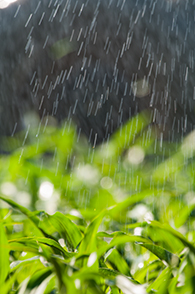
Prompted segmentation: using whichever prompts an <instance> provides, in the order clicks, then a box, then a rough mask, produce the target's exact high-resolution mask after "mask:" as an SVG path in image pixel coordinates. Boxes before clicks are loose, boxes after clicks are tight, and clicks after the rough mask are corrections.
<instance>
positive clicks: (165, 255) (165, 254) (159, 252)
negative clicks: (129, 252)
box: [138, 243, 180, 266]
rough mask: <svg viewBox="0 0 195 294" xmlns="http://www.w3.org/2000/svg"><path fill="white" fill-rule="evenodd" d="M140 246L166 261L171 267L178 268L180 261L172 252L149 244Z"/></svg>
mask: <svg viewBox="0 0 195 294" xmlns="http://www.w3.org/2000/svg"><path fill="white" fill-rule="evenodd" d="M138 244H139V245H141V246H143V247H145V248H146V249H148V250H149V251H150V252H152V253H153V254H155V255H156V256H157V257H158V258H159V259H160V260H164V261H166V262H167V263H168V264H169V265H170V266H178V265H179V262H180V259H179V257H178V256H177V255H175V254H173V253H171V252H170V251H167V250H166V249H164V248H162V247H160V246H157V245H154V244H148V243H144V244H142V243H138Z"/></svg>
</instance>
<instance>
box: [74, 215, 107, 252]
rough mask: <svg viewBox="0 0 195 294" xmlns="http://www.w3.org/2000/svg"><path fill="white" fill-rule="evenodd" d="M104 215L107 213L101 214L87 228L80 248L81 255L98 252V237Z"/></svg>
mask: <svg viewBox="0 0 195 294" xmlns="http://www.w3.org/2000/svg"><path fill="white" fill-rule="evenodd" d="M104 215H105V211H103V212H101V213H100V214H99V215H98V216H97V217H96V218H95V219H94V220H93V221H92V222H91V223H90V224H89V226H88V227H87V229H86V231H85V235H84V238H83V240H82V241H81V245H80V247H79V254H91V253H92V252H94V251H96V249H97V244H96V237H97V236H96V235H97V231H98V228H99V226H100V224H101V222H102V219H103V217H104Z"/></svg>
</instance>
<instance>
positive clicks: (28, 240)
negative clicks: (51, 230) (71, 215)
mask: <svg viewBox="0 0 195 294" xmlns="http://www.w3.org/2000/svg"><path fill="white" fill-rule="evenodd" d="M9 242H10V243H22V244H24V246H25V247H24V251H25V250H27V249H28V248H29V249H37V251H38V249H39V244H43V245H46V246H48V247H49V248H54V249H57V250H59V251H60V252H61V253H62V254H63V256H64V257H65V258H70V257H72V256H73V255H74V253H71V252H68V251H66V250H65V249H64V248H63V247H62V246H61V245H60V244H59V243H58V242H56V241H55V240H53V239H49V238H44V237H24V238H18V239H12V240H10V241H9ZM37 253H38V252H37Z"/></svg>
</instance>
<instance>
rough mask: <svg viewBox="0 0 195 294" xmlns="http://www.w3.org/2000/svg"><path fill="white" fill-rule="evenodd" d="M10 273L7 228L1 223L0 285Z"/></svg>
mask: <svg viewBox="0 0 195 294" xmlns="http://www.w3.org/2000/svg"><path fill="white" fill-rule="evenodd" d="M8 273H9V249H8V241H7V237H6V234H5V229H4V227H3V225H2V224H1V223H0V286H1V285H2V284H3V283H4V282H5V279H6V277H7V275H8Z"/></svg>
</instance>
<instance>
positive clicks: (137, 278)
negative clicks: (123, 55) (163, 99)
mask: <svg viewBox="0 0 195 294" xmlns="http://www.w3.org/2000/svg"><path fill="white" fill-rule="evenodd" d="M146 117H147V116H146V114H144V115H139V116H137V117H135V118H133V119H132V120H131V121H130V122H129V123H128V124H126V125H125V126H124V127H123V128H121V129H120V130H119V131H118V133H117V134H115V135H114V136H113V137H112V138H111V140H110V141H109V142H107V143H105V144H103V145H101V146H98V147H95V148H93V147H89V145H88V143H87V142H86V141H85V140H84V139H83V138H78V135H77V134H76V132H75V130H74V128H72V126H71V125H70V124H67V123H65V124H64V127H63V128H62V129H59V130H56V129H55V128H52V127H48V126H47V128H45V127H43V128H42V127H40V126H38V127H37V128H34V129H32V130H31V129H28V131H27V132H26V133H25V134H22V133H21V134H19V135H18V138H17V140H16V138H15V139H14V138H10V139H5V140H4V148H5V149H6V150H7V151H9V154H8V155H1V157H0V192H1V194H0V293H1V294H8V293H10V294H14V293H17V294H43V293H45V294H54V293H56V294H57V293H59V294H62V293H67V294H74V293H75V294H77V293H78V294H80V293H81V294H82V293H86V294H93V293H94V294H96V293H97V294H103V293H109V294H111V293H112V294H119V293H124V294H132V293H133V294H142V293H169V294H176V293H178V294H179V293H182V294H183V293H194V292H195V258H194V255H195V245H194V241H195V230H194V228H195V200H194V199H195V197H194V196H195V192H194V190H195V181H194V151H195V147H193V145H194V146H195V144H193V141H195V139H194V138H195V135H194V134H193V133H192V134H190V135H189V136H188V137H187V138H186V139H185V140H184V141H183V142H182V143H181V144H180V145H179V144H174V145H173V144H171V143H169V142H166V143H165V142H162V141H161V140H156V139H155V136H153V132H154V130H153V129H152V127H151V126H150V127H148V128H146V126H147V124H148V122H147V118H146Z"/></svg>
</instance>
